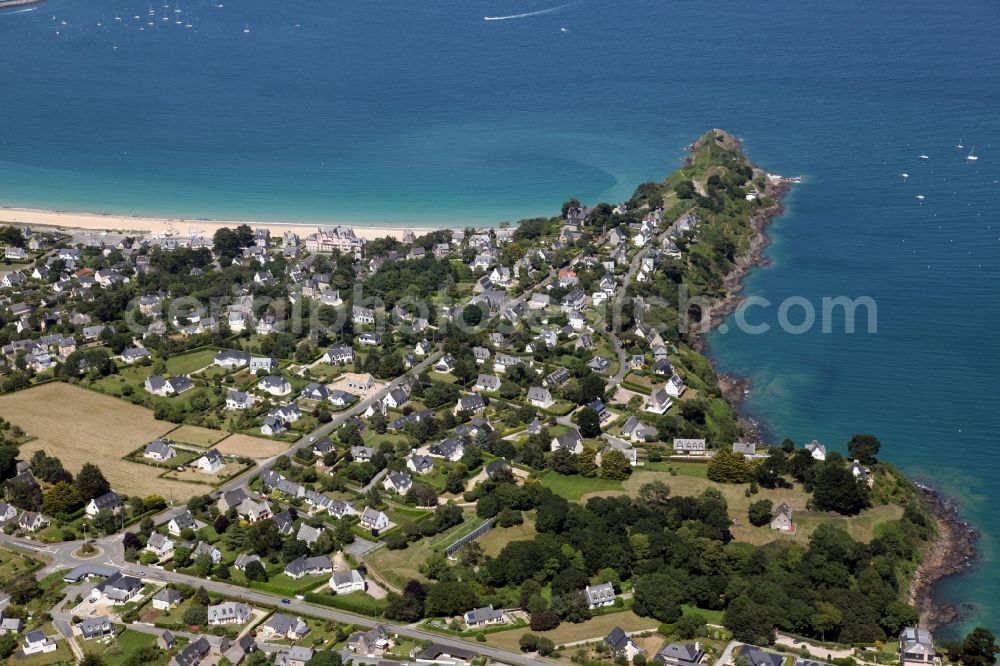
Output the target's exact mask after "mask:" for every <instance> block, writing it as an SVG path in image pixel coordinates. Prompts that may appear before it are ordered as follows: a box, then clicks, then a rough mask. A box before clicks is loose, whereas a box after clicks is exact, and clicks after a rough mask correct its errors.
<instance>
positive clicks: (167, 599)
mask: <svg viewBox="0 0 1000 666" xmlns="http://www.w3.org/2000/svg"><path fill="white" fill-rule="evenodd" d="M182 601H184V595H183V594H181V593H180V592H178V591H177V590H174V589H171V588H169V587H165V588H163V589H162V590H160V591H159V592H157V593H156V594H154V595H153V608H156V609H157V610H163V611H169V610H170V609H171V608H173V607H174V606H177V605H178V604H180V603H181V602H182Z"/></svg>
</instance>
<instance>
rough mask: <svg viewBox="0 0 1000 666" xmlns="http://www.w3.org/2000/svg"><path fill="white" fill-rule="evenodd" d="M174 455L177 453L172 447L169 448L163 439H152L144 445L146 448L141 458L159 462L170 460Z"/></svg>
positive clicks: (168, 444)
mask: <svg viewBox="0 0 1000 666" xmlns="http://www.w3.org/2000/svg"><path fill="white" fill-rule="evenodd" d="M176 455H177V451H175V450H174V447H172V446H170V443H169V442H167V441H166V440H163V439H154V440H153V441H152V442H150V443H149V444H147V445H146V448H145V449H144V450H143V452H142V457H143V458H149V459H150V460H159V461H163V460H170V459H171V458H173V457H174V456H176Z"/></svg>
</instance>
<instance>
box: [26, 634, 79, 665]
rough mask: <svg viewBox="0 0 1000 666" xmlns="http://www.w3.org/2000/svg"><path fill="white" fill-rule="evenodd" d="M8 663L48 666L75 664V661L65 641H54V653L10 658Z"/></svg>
mask: <svg viewBox="0 0 1000 666" xmlns="http://www.w3.org/2000/svg"><path fill="white" fill-rule="evenodd" d="M10 663H11V664H17V666H49V665H50V664H75V663H76V659H75V658H74V657H73V651H72V650H71V649H70V647H69V645H67V644H66V641H63V640H59V641H56V650H55V652H49V653H47V654H33V655H30V656H27V657H23V658H21V659H17V658H15V657H11V659H10Z"/></svg>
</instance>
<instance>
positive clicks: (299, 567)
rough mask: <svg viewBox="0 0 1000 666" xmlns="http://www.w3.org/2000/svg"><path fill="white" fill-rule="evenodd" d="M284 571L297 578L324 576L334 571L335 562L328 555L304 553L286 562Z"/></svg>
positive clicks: (290, 576)
mask: <svg viewBox="0 0 1000 666" xmlns="http://www.w3.org/2000/svg"><path fill="white" fill-rule="evenodd" d="M284 571H285V574H287V575H288V577H289V578H295V579H299V578H302V577H303V576H323V575H325V574H328V573H330V572H332V571H333V563H331V562H330V558H329V557H327V556H326V555H317V556H316V557H306V556H305V555H302V556H300V557H297V558H296V559H294V560H292V561H291V562H289V563H288V564H286V565H285V569H284Z"/></svg>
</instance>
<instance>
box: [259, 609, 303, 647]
mask: <svg viewBox="0 0 1000 666" xmlns="http://www.w3.org/2000/svg"><path fill="white" fill-rule="evenodd" d="M260 633H261V635H262V636H263V638H264V639H268V638H273V637H279V638H286V639H288V640H290V641H297V640H299V639H301V638H303V637H305V635H306V634H308V633H309V625H308V624H306V621H305V620H303V619H302V618H301V617H297V616H295V615H288V614H286V613H275V614H274V615H272V616H271V618H270V619H269V620H268V621H267V622H265V623H264V624H262V625H261V627H260Z"/></svg>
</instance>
